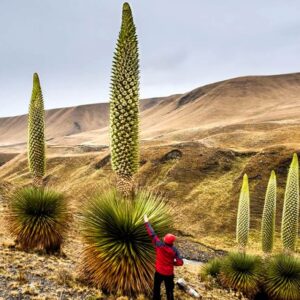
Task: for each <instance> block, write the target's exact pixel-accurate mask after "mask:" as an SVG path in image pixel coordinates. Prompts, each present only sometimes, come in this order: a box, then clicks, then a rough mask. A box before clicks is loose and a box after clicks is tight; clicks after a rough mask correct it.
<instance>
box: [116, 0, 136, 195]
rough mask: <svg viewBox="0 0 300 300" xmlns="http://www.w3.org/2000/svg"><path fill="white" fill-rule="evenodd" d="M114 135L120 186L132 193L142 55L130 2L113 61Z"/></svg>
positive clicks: (124, 8) (119, 187)
mask: <svg viewBox="0 0 300 300" xmlns="http://www.w3.org/2000/svg"><path fill="white" fill-rule="evenodd" d="M110 139H111V158H112V167H113V170H114V171H115V172H116V174H117V175H118V189H119V190H121V191H122V192H123V193H124V194H129V193H130V192H131V189H132V186H133V184H132V182H133V175H134V174H135V173H136V172H137V170H138V166H139V56H138V41H137V35H136V29H135V25H134V22H133V17H132V13H131V9H130V6H129V4H128V3H124V5H123V15H122V25H121V30H120V33H119V38H118V41H117V45H116V49H115V52H114V58H113V65H112V77H111V97H110Z"/></svg>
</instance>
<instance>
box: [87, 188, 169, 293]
mask: <svg viewBox="0 0 300 300" xmlns="http://www.w3.org/2000/svg"><path fill="white" fill-rule="evenodd" d="M144 214H147V215H148V217H149V220H150V222H151V224H152V226H153V228H154V229H155V230H156V232H157V234H158V235H160V236H162V235H163V234H165V233H166V232H167V231H168V229H169V225H170V217H169V214H168V210H167V209H166V206H165V205H164V204H163V202H162V199H161V198H160V197H159V196H156V195H154V194H151V193H150V192H138V193H137V194H136V196H135V199H134V200H133V201H128V200H126V198H124V196H122V194H119V193H117V192H116V191H108V192H106V193H104V194H98V195H96V196H95V197H94V198H92V199H91V200H89V201H88V202H87V204H86V206H85V207H84V211H83V215H82V218H81V228H82V233H83V237H84V240H85V242H86V244H87V245H86V247H85V249H84V253H83V261H82V266H81V270H82V274H83V276H84V277H85V278H87V279H88V280H89V281H90V282H91V283H92V284H94V285H96V286H98V287H100V288H104V289H106V290H108V291H110V292H112V293H116V292H120V293H122V294H126V295H133V294H138V293H149V292H150V291H151V287H152V280H153V273H154V258H155V252H154V247H153V245H152V243H151V239H150V238H149V236H148V234H147V231H146V228H145V225H144V222H143V216H144Z"/></svg>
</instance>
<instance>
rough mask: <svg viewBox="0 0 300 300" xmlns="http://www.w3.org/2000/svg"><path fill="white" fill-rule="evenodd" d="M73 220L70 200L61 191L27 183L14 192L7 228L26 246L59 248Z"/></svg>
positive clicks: (57, 249) (47, 248)
mask: <svg viewBox="0 0 300 300" xmlns="http://www.w3.org/2000/svg"><path fill="white" fill-rule="evenodd" d="M70 220H71V215H70V213H69V211H68V205H67V200H66V199H65V198H64V196H63V195H62V194H61V193H58V192H56V191H53V190H49V189H41V188H34V187H26V188H23V189H20V190H18V191H16V192H15V193H14V194H13V195H12V196H11V199H10V206H9V214H8V228H9V230H10V233H11V234H12V235H13V236H15V237H16V240H17V242H18V243H19V244H20V246H21V247H22V248H23V249H25V250H29V249H35V248H36V249H44V250H46V251H47V252H56V251H59V250H60V248H61V244H62V242H63V240H64V237H65V234H66V231H67V229H68V227H69V222H70Z"/></svg>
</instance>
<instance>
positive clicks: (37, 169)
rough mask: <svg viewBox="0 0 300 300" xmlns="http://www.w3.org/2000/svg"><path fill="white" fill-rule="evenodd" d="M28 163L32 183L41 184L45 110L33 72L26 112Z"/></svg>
mask: <svg viewBox="0 0 300 300" xmlns="http://www.w3.org/2000/svg"><path fill="white" fill-rule="evenodd" d="M27 147H28V164H29V169H30V172H31V174H32V177H33V184H34V185H36V186H41V185H42V183H43V177H44V175H45V168H46V163H45V111H44V101H43V95H42V89H41V85H40V80H39V76H38V74H37V73H34V74H33V88H32V95H31V100H30V105H29V113H28V145H27Z"/></svg>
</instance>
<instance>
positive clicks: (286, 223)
mask: <svg viewBox="0 0 300 300" xmlns="http://www.w3.org/2000/svg"><path fill="white" fill-rule="evenodd" d="M298 223H299V164H298V156H297V154H296V153H294V156H293V160H292V163H291V165H290V169H289V173H288V178H287V183H286V189H285V195H284V205H283V214H282V224H281V238H282V243H283V247H284V249H285V250H286V251H288V252H292V251H295V250H296V244H297V238H298V226H299V225H298Z"/></svg>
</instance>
